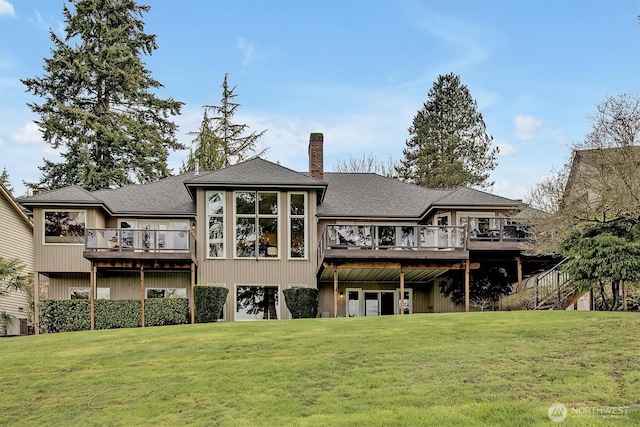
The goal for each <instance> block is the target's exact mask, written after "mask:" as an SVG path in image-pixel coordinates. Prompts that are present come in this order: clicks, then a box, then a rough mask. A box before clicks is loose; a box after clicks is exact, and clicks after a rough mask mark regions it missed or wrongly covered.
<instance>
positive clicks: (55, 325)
mask: <svg viewBox="0 0 640 427" xmlns="http://www.w3.org/2000/svg"><path fill="white" fill-rule="evenodd" d="M144 306H145V316H144V317H145V319H144V320H145V326H161V325H175V324H180V323H187V321H188V320H187V319H188V313H189V301H188V300H187V299H186V298H150V299H147V300H145V304H144ZM140 308H141V304H140V300H131V299H129V300H96V301H95V328H96V329H116V328H136V327H140V325H141V312H140V311H141V310H140ZM38 310H39V313H40V330H41V331H43V332H45V333H55V332H72V331H86V330H89V329H91V311H90V310H91V307H90V301H89V300H42V301H40V302H39V303H38Z"/></svg>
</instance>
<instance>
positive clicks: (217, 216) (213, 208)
mask: <svg viewBox="0 0 640 427" xmlns="http://www.w3.org/2000/svg"><path fill="white" fill-rule="evenodd" d="M224 195H225V193H223V192H207V201H208V203H207V218H208V224H209V237H208V242H209V245H208V247H209V252H208V257H209V258H224V199H225V197H224Z"/></svg>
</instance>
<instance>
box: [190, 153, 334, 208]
mask: <svg viewBox="0 0 640 427" xmlns="http://www.w3.org/2000/svg"><path fill="white" fill-rule="evenodd" d="M185 185H186V186H187V188H189V189H191V188H196V187H207V188H216V187H218V188H229V187H233V188H242V187H250V188H260V187H269V188H288V189H289V188H299V189H317V190H320V192H321V193H324V190H325V189H326V188H327V183H326V182H323V181H320V180H317V179H315V178H312V177H310V176H308V175H306V174H304V173H301V172H296V171H294V170H292V169H289V168H286V167H284V166H281V165H278V164H276V163H272V162H270V161H268V160H264V159H261V158H259V157H256V158H253V159H250V160H247V161H245V162H242V163H238V164H235V165H232V166H229V167H227V168H224V169H218V170H215V171H210V172H201V173H200V175H199V176H197V177H194V178H192V179H190V180H188V181H186V182H185ZM321 197H322V194H321ZM321 197H320V198H321Z"/></svg>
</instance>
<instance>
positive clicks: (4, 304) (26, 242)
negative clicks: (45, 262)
mask: <svg viewBox="0 0 640 427" xmlns="http://www.w3.org/2000/svg"><path fill="white" fill-rule="evenodd" d="M33 256H34V251H33V230H32V227H31V225H30V222H29V221H28V220H27V219H26V218H25V216H24V215H23V214H22V211H21V209H20V207H19V206H18V205H17V204H16V203H15V202H14V201H13V199H12V197H11V195H10V194H9V193H8V192H6V191H5V190H4V188H0V258H4V259H7V260H12V259H17V260H18V261H20V263H21V264H22V265H23V266H24V268H23V270H22V271H23V273H24V274H27V275H32V273H33ZM0 310H1V311H5V312H7V313H8V314H10V315H12V316H14V317H16V318H17V319H29V318H30V313H29V298H28V296H27V294H25V293H23V292H10V293H8V294H7V295H6V296H4V297H0ZM19 332H20V325H19V320H18V322H17V323H16V325H13V326H11V327H9V328H7V333H8V334H9V335H17V334H18V333H19Z"/></svg>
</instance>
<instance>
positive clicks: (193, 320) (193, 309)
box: [189, 262, 196, 325]
mask: <svg viewBox="0 0 640 427" xmlns="http://www.w3.org/2000/svg"><path fill="white" fill-rule="evenodd" d="M195 286H196V266H195V264H194V263H193V262H192V263H191V296H190V298H189V306H190V307H191V324H192V325H193V324H195V323H196V306H195V295H194V294H193V291H194V290H195Z"/></svg>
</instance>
